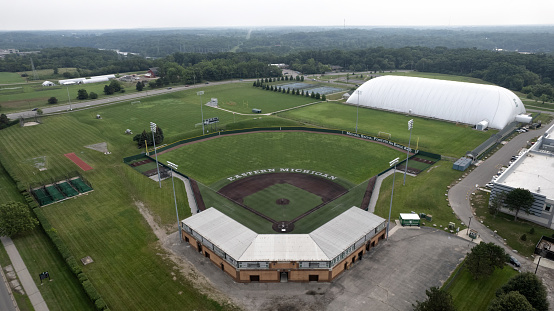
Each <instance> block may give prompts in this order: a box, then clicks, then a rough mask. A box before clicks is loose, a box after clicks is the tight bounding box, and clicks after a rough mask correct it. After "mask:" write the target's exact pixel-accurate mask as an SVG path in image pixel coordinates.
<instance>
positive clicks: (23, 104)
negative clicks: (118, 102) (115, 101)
mask: <svg viewBox="0 0 554 311" xmlns="http://www.w3.org/2000/svg"><path fill="white" fill-rule="evenodd" d="M41 83H42V80H41ZM41 83H27V84H14V85H9V86H1V87H0V105H2V113H11V112H16V111H22V110H30V109H32V108H44V107H51V106H52V105H50V104H48V99H49V98H50V97H56V98H57V99H58V103H57V104H56V105H55V106H67V107H69V101H68V95H67V92H68V91H69V96H70V97H71V102H72V103H75V102H86V101H87V100H78V99H77V91H78V90H80V89H85V90H87V92H88V94H89V95H90V93H91V92H94V93H96V94H98V98H104V97H108V96H113V97H116V96H117V95H118V94H120V93H116V94H114V95H104V86H105V85H107V84H109V82H100V83H90V84H74V85H67V86H65V85H64V86H61V85H56V86H42V85H41ZM122 85H124V86H125V94H128V93H135V92H137V90H136V89H135V84H134V83H122ZM143 92H144V91H143Z"/></svg>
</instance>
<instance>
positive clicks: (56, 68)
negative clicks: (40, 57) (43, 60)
mask: <svg viewBox="0 0 554 311" xmlns="http://www.w3.org/2000/svg"><path fill="white" fill-rule="evenodd" d="M54 75H58V67H54Z"/></svg>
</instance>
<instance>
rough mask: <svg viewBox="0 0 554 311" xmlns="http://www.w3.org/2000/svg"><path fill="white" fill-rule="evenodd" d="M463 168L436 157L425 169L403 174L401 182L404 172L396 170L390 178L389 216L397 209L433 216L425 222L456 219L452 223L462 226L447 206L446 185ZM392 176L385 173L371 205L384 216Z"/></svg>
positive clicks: (439, 223) (430, 223) (387, 204)
mask: <svg viewBox="0 0 554 311" xmlns="http://www.w3.org/2000/svg"><path fill="white" fill-rule="evenodd" d="M462 174H463V172H460V171H456V170H453V169H452V162H448V161H439V162H437V163H435V164H433V166H431V167H430V168H429V169H428V170H427V171H425V172H422V173H420V174H419V175H418V176H417V177H415V178H414V177H410V176H406V185H405V186H403V185H402V182H403V178H404V172H400V171H399V170H397V171H396V179H395V182H394V197H393V200H392V215H391V221H392V219H398V217H399V214H400V213H410V212H412V211H414V212H416V213H425V214H428V215H432V216H433V220H432V221H431V222H425V225H426V226H432V225H433V224H436V225H437V227H439V225H442V226H443V227H448V223H449V222H454V223H456V227H458V226H459V227H460V229H461V228H463V227H462V226H461V225H460V220H458V219H456V216H455V215H454V213H453V211H452V208H450V207H449V206H448V200H447V196H445V193H446V191H447V188H446V187H447V186H448V185H449V184H450V183H451V182H452V181H453V180H455V179H458V178H460V177H461V176H462ZM392 182H393V176H392V175H391V176H389V177H387V178H386V179H385V180H384V181H383V183H382V185H381V191H380V192H379V199H378V200H377V204H376V206H375V214H376V215H379V216H381V217H383V218H388V215H389V206H390V199H391V190H392Z"/></svg>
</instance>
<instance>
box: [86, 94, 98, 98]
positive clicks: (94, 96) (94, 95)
mask: <svg viewBox="0 0 554 311" xmlns="http://www.w3.org/2000/svg"><path fill="white" fill-rule="evenodd" d="M88 97H90V99H97V98H98V94H96V93H94V92H90V94H89V95H88Z"/></svg>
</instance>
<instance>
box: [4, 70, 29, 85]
mask: <svg viewBox="0 0 554 311" xmlns="http://www.w3.org/2000/svg"><path fill="white" fill-rule="evenodd" d="M24 82H25V78H23V77H21V75H20V74H18V73H15V72H0V84H13V83H24ZM3 87H4V86H0V89H2V88H3Z"/></svg>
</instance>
